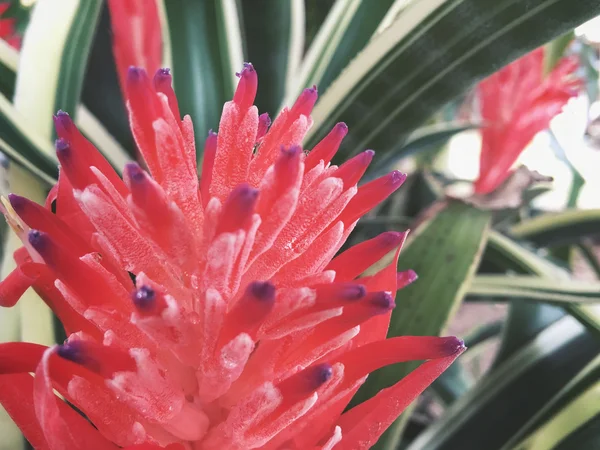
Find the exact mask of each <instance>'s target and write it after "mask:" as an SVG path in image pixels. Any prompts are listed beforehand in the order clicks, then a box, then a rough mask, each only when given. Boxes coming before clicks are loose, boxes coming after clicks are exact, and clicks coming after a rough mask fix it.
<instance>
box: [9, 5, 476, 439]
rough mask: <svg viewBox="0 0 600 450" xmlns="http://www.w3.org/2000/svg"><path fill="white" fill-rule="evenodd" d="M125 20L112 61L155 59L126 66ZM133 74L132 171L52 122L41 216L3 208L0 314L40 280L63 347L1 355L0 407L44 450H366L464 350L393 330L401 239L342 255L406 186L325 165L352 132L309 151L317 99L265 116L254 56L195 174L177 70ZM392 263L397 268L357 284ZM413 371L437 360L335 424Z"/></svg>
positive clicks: (360, 168) (402, 281) (29, 206)
mask: <svg viewBox="0 0 600 450" xmlns="http://www.w3.org/2000/svg"><path fill="white" fill-rule="evenodd" d="M122 3H123V2H116V1H111V2H110V4H109V6H110V8H111V15H112V19H113V23H115V21H117V22H118V21H120V20H123V17H130V16H132V15H133V16H135V17H138V18H139V19H140V20H142V23H141V24H140V30H139V31H140V32H141V35H142V36H146V34H147V33H148V32H149V28H148V26H149V23H150V22H151V21H150V22H147V21H146V20H147V19H148V18H151V17H153V16H152V15H153V14H154V13H153V12H152V11H149V12H144V11H141V10H140V9H139V7H140V5H141V3H140V2H138V1H137V0H135V1H133V2H132V3H131V5H129V2H124V3H127V4H128V5H129V6H124V5H123V4H122ZM151 3H152V5H151V6H153V5H154V1H152V2H151ZM129 7H130V8H131V10H130V9H128V8H129ZM150 9H151V10H153V8H150ZM121 15H124V16H121ZM125 25H127V27H128V26H129V25H130V23H125V24H123V23H120V24H119V26H121V27H125ZM127 27H125V28H120V29H119V30H116V32H115V48H117V47H120V48H119V49H118V50H119V51H120V52H121V53H119V54H120V56H119V57H118V58H117V62H118V66H119V67H120V69H122V64H123V61H124V60H125V59H127V58H129V60H131V59H133V60H135V61H130V62H128V63H131V62H134V63H135V64H139V65H141V66H145V67H146V69H148V68H149V67H148V66H152V65H154V63H156V64H157V62H156V61H155V59H153V60H152V61H154V62H153V63H152V64H146V63H148V61H146V63H145V64H142V63H141V62H140V61H139V59H140V58H138V56H139V55H138V54H137V53H135V54H131V52H137V51H138V48H137V47H136V48H129V47H126V46H127V45H130V43H129V44H128V43H124V42H123V40H122V36H123V33H124V31H123V30H124V29H125V31H127V30H126V28H127ZM130 31H131V30H130ZM146 37H147V38H148V39H154V37H148V36H146ZM138 40H139V36H138V37H136V38H135V39H134V40H133V41H134V43H135V42H137V43H138V44H140V45H142V46H143V45H146V44H145V43H141V42H138ZM147 44H148V45H152V42H149V43H147ZM128 52H129V53H128ZM155 56H156V55H155ZM126 57H127V58H126ZM152 61H150V62H152ZM150 69H151V70H154V68H151V67H150ZM122 76H123V80H124V87H125V91H126V93H127V108H128V110H129V116H130V120H131V128H132V132H133V135H134V137H135V140H136V143H137V146H138V148H139V150H140V161H139V163H134V162H132V163H129V164H127V165H126V166H125V169H124V172H123V179H121V178H120V177H119V176H118V175H117V174H116V173H115V172H114V170H113V169H112V167H111V166H110V164H109V163H108V162H107V161H106V160H105V159H104V158H103V156H102V155H101V154H100V153H99V152H98V151H97V150H96V149H95V148H94V147H93V145H92V144H91V143H90V142H89V141H87V140H86V139H85V138H84V137H83V135H82V134H81V133H80V132H79V130H78V129H77V127H76V126H75V124H74V123H73V121H72V120H71V118H70V117H69V116H68V114H66V113H64V112H58V113H57V114H56V117H55V125H56V130H57V135H58V139H57V142H56V149H57V154H58V159H59V161H60V163H61V171H60V176H59V183H58V186H57V187H56V188H54V189H53V190H52V191H51V193H50V195H49V196H48V200H47V202H46V206H45V207H44V206H41V205H36V204H34V203H32V202H31V201H29V200H27V199H25V198H23V197H19V196H16V195H10V196H9V198H8V200H4V202H5V207H4V211H5V213H6V214H7V216H8V219H9V221H10V223H11V225H12V226H13V228H14V229H15V231H16V232H17V233H18V236H19V238H20V239H21V240H22V242H23V246H24V247H23V248H22V249H20V250H18V251H17V252H15V260H16V262H17V268H16V269H15V270H14V271H13V272H12V273H11V275H10V276H8V277H7V278H6V279H5V280H4V281H3V282H2V283H1V284H0V303H1V304H2V305H3V306H12V305H13V304H14V303H15V302H16V300H17V298H18V297H19V296H20V295H21V294H22V293H23V292H24V291H25V290H26V289H28V288H29V287H32V288H33V289H34V290H35V291H36V292H37V293H38V294H40V296H41V297H42V298H43V299H44V301H45V302H46V303H47V304H48V305H49V306H50V307H51V308H52V309H53V310H54V312H55V313H56V315H57V316H58V317H59V319H60V320H61V322H62V323H63V326H64V328H65V331H66V332H67V335H68V339H67V340H66V342H65V343H64V344H62V345H60V346H55V347H52V348H49V349H47V348H45V347H43V346H37V345H34V344H23V343H10V344H0V383H2V384H0V402H1V403H2V404H3V405H4V406H5V408H6V409H7V411H8V412H9V414H11V416H12V417H13V418H14V420H15V421H16V422H17V423H18V424H19V426H20V427H21V428H22V429H23V431H24V433H25V434H26V436H27V438H28V439H29V440H30V441H31V442H32V443H34V445H36V446H39V448H47V449H49V450H58V449H64V448H69V449H75V450H78V449H81V450H83V449H88V448H90V449H99V450H116V449H117V448H125V449H132V450H133V449H138V450H142V449H147V450H150V449H157V448H158V449H160V448H162V449H169V450H181V449H184V448H185V449H187V448H194V449H198V450H220V449H224V448H231V449H246V448H270V449H276V448H290V449H304V448H321V449H328V450H329V449H334V450H337V449H338V448H348V449H354V448H364V446H368V445H372V444H374V442H375V441H376V439H377V438H378V437H379V435H380V433H381V432H383V430H384V428H385V427H386V426H388V425H389V424H390V423H391V422H392V421H393V420H394V419H395V418H396V417H397V416H398V415H399V414H400V413H401V412H402V410H403V409H404V408H405V407H406V406H408V404H409V403H410V402H411V401H413V400H414V399H415V398H416V396H417V395H418V394H419V393H420V392H421V391H422V390H423V389H425V388H426V387H427V386H428V385H429V384H430V383H431V382H432V381H433V380H434V379H435V377H437V376H438V375H439V374H440V373H441V372H442V371H443V370H444V369H445V368H446V367H448V365H449V364H450V363H451V362H452V361H453V360H454V359H455V358H456V357H458V355H459V354H460V353H461V352H462V351H463V350H464V347H463V345H462V343H461V342H460V341H459V340H458V339H456V338H452V337H450V338H438V337H400V338H393V339H386V338H385V335H386V333H387V327H388V325H389V323H390V316H391V313H392V310H393V309H394V307H395V306H396V303H395V293H396V291H397V290H398V289H401V288H403V287H404V286H406V285H408V284H409V283H411V282H413V281H414V280H415V279H416V274H415V273H414V272H412V271H405V272H400V273H398V272H397V258H398V257H399V255H400V249H401V247H402V244H403V243H404V240H405V239H406V236H407V232H403V233H399V232H386V233H383V234H381V235H380V236H377V237H375V238H373V239H371V240H369V241H366V242H363V243H361V244H358V245H356V246H354V247H350V248H349V249H346V250H345V251H343V252H341V253H340V254H339V255H337V256H335V255H336V254H337V253H338V252H339V251H340V249H341V248H342V246H343V245H344V242H345V241H346V239H347V237H348V235H349V234H350V232H351V231H352V229H353V227H354V226H355V224H356V222H357V220H359V219H360V218H361V217H362V216H363V215H364V214H365V213H367V212H368V211H369V210H371V209H372V208H373V207H375V206H376V205H377V204H378V203H380V202H381V201H383V200H384V199H385V198H387V197H388V196H389V195H391V194H392V193H393V192H394V191H395V190H396V189H397V188H399V187H400V185H401V184H402V182H403V181H404V179H405V175H404V174H401V173H400V172H397V171H394V172H391V173H389V174H387V175H384V176H383V177H381V178H378V179H376V180H373V181H371V182H369V183H365V184H363V185H361V186H360V187H358V184H359V182H360V179H361V178H362V176H363V175H364V173H365V172H366V170H367V169H368V166H369V164H370V162H371V161H372V159H373V158H374V152H373V151H371V150H366V151H365V152H363V153H361V154H359V155H357V156H356V157H354V158H352V159H351V160H349V161H347V162H346V163H344V164H341V165H340V166H339V167H336V166H331V165H330V162H331V159H332V158H333V157H334V155H335V152H336V151H337V149H338V148H339V146H340V144H341V141H342V139H343V138H344V136H345V135H346V133H347V131H348V129H347V127H346V126H345V125H344V124H342V123H340V124H338V125H336V126H335V127H334V129H333V130H332V131H331V133H329V135H327V136H326V137H325V138H324V139H323V140H322V141H321V142H320V143H319V144H317V145H316V146H315V148H314V149H313V150H312V151H310V152H308V155H307V154H306V153H305V151H304V150H303V148H302V146H301V143H302V139H303V138H304V135H305V133H306V132H307V130H308V128H309V127H310V126H311V124H312V119H311V118H310V113H311V111H312V109H313V107H314V105H315V102H316V100H317V90H316V88H309V89H306V90H305V91H304V92H303V93H302V94H301V95H300V97H299V98H298V100H297V101H296V103H295V104H294V105H293V106H292V108H291V109H287V108H284V109H283V110H282V111H281V113H280V115H279V116H278V117H277V118H276V119H275V120H274V121H273V124H271V123H270V118H269V116H268V115H266V114H262V115H260V116H259V114H258V110H257V108H256V107H255V106H253V103H254V99H255V96H256V90H257V86H258V79H257V74H256V71H255V70H254V68H253V67H252V65H250V64H246V65H244V68H243V69H242V71H241V72H240V74H239V77H240V80H239V83H238V87H237V89H236V91H235V94H234V97H233V99H232V101H230V102H228V103H226V104H225V106H224V108H223V114H222V117H221V122H220V124H219V133H218V134H215V133H213V132H209V135H208V137H207V139H206V142H205V150H204V160H203V162H202V170H201V175H200V179H198V175H197V166H196V158H195V153H196V152H195V144H194V142H195V139H194V135H193V131H192V130H193V127H192V123H191V120H190V118H189V117H187V116H186V117H184V118H183V119H181V118H180V115H179V114H180V113H179V109H178V104H177V99H176V97H175V94H174V91H173V88H172V85H171V84H172V79H171V74H170V72H169V71H168V70H167V69H159V70H158V71H157V72H155V74H154V76H153V78H151V77H149V76H148V74H147V72H146V70H145V69H144V68H140V67H132V68H130V69H128V70H127V71H126V74H125V73H123V75H122ZM146 169H147V170H146ZM392 252H394V258H393V260H392V262H391V263H390V264H389V265H387V266H386V267H385V268H384V269H382V270H380V271H379V272H377V273H376V274H374V275H371V276H368V277H366V276H362V275H363V273H364V272H365V271H366V270H367V269H369V268H370V267H371V266H373V265H375V264H376V263H377V262H378V261H380V260H381V259H382V258H384V257H385V256H386V255H388V254H391V253H392ZM412 360H426V362H425V363H424V364H423V365H421V366H420V367H419V368H418V369H416V371H414V372H413V373H411V374H410V375H409V376H408V377H406V378H405V379H404V380H402V381H400V382H399V383H397V384H396V385H394V386H392V387H390V388H389V389H387V390H385V391H382V393H380V394H378V395H377V396H375V397H373V398H372V399H370V400H368V401H367V402H365V403H363V404H360V405H358V406H356V407H355V408H353V409H351V410H349V411H346V412H344V409H345V408H346V406H347V405H348V403H349V402H350V400H351V397H352V395H353V394H354V393H355V392H356V391H357V390H358V388H359V387H360V386H361V384H362V383H363V382H364V381H365V379H366V376H367V375H368V374H369V373H370V372H372V371H374V370H377V369H379V368H381V367H383V366H385V365H388V364H393V363H397V362H402V361H412ZM31 372H35V378H33V377H32V376H31V375H30V373H31ZM7 383H8V385H7ZM55 390H56V391H57V392H58V393H59V394H60V396H62V397H63V398H64V399H65V400H66V401H67V402H68V403H67V402H65V401H63V400H62V399H61V398H59V396H57V395H56V394H55V393H54V391H55ZM20 397H22V399H23V401H21V402H19V401H18V399H19V398H20ZM69 404H72V405H74V406H75V407H77V408H78V409H79V410H80V411H81V412H82V413H83V414H84V415H85V417H86V419H84V418H83V417H82V416H81V415H80V414H78V413H77V412H76V411H75V410H74V409H72V408H71V407H70V406H69Z"/></svg>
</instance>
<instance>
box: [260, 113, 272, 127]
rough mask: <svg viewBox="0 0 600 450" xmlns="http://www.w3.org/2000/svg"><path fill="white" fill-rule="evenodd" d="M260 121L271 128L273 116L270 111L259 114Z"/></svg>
mask: <svg viewBox="0 0 600 450" xmlns="http://www.w3.org/2000/svg"><path fill="white" fill-rule="evenodd" d="M258 122H259V123H260V124H261V125H263V126H265V127H267V128H269V127H270V126H271V117H270V116H269V113H262V114H261V115H260V116H258Z"/></svg>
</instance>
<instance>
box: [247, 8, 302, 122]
mask: <svg viewBox="0 0 600 450" xmlns="http://www.w3.org/2000/svg"><path fill="white" fill-rule="evenodd" d="M241 7H242V16H243V22H244V29H243V31H244V44H245V47H246V51H245V55H246V60H248V61H250V62H252V64H253V65H254V67H255V68H256V70H257V72H258V74H259V77H260V85H261V88H260V89H259V90H258V94H257V96H256V102H255V104H256V106H257V107H258V109H259V110H260V111H261V112H262V111H266V112H269V113H271V114H275V113H276V112H277V111H278V110H279V108H280V106H281V104H282V102H283V97H284V95H285V93H286V90H287V89H288V86H289V85H290V83H291V81H292V79H293V78H294V76H296V75H297V72H298V70H299V65H300V59H301V57H302V54H303V52H304V1H303V0H259V1H254V2H241ZM266 24H268V25H266Z"/></svg>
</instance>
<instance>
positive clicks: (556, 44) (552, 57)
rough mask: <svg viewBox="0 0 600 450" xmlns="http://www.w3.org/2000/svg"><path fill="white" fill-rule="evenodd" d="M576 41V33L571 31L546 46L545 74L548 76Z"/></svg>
mask: <svg viewBox="0 0 600 450" xmlns="http://www.w3.org/2000/svg"><path fill="white" fill-rule="evenodd" d="M574 39H575V33H574V32H573V31H569V32H568V33H565V34H563V35H562V36H559V37H557V38H556V39H554V40H552V42H549V43H548V44H546V51H545V52H544V74H545V75H548V74H549V73H550V72H551V71H552V69H554V67H555V66H556V64H558V62H559V61H560V59H561V58H562V57H563V56H564V54H565V50H566V49H567V47H568V46H569V44H570V43H571V42H573V40H574Z"/></svg>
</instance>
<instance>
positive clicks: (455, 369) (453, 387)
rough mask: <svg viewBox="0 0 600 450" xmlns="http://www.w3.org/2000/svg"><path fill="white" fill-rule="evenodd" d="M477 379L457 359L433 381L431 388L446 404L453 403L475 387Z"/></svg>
mask: <svg viewBox="0 0 600 450" xmlns="http://www.w3.org/2000/svg"><path fill="white" fill-rule="evenodd" d="M474 384H475V381H474V380H473V377H472V376H471V375H470V374H469V373H467V371H466V370H465V368H464V367H463V365H462V364H461V363H460V360H459V361H455V362H454V363H453V364H452V365H451V366H450V367H448V368H447V369H446V371H445V372H444V373H442V374H441V375H440V376H439V377H438V378H437V379H436V380H435V381H434V382H433V383H431V390H432V391H433V392H434V393H435V395H436V397H437V398H438V399H439V400H441V402H442V403H443V404H444V405H451V404H452V403H454V402H455V401H456V400H458V399H459V398H460V397H462V396H463V395H465V394H466V393H467V392H468V391H469V389H471V388H472V387H473V385H474Z"/></svg>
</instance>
